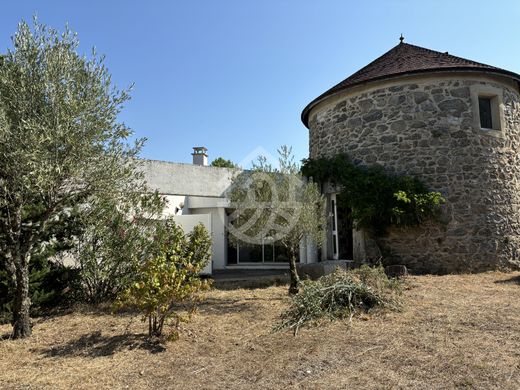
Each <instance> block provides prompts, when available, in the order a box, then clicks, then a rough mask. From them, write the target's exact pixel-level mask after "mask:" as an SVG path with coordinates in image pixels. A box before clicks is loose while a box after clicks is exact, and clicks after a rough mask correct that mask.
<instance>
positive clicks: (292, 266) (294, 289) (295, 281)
mask: <svg viewBox="0 0 520 390" xmlns="http://www.w3.org/2000/svg"><path fill="white" fill-rule="evenodd" d="M289 275H290V277H291V284H290V285H289V294H291V295H294V294H298V291H299V287H300V277H299V276H298V271H297V270H296V253H295V252H294V250H291V259H290V260H289Z"/></svg>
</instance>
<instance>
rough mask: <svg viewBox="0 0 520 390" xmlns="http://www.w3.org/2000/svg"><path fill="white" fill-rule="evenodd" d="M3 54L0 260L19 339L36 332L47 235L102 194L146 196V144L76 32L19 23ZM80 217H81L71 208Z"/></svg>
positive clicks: (124, 95)
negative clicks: (34, 309) (33, 276)
mask: <svg viewBox="0 0 520 390" xmlns="http://www.w3.org/2000/svg"><path fill="white" fill-rule="evenodd" d="M12 43H13V48H12V49H10V50H8V51H7V52H6V53H5V54H4V55H2V56H1V57H0V58H1V60H0V245H1V248H0V249H1V253H2V255H1V257H0V261H3V262H5V268H6V269H7V270H8V273H9V280H10V285H11V288H12V289H13V291H14V305H13V306H14V307H13V321H12V325H13V333H12V337H13V338H24V337H27V336H29V335H30V334H31V324H30V318H29V308H30V305H31V302H30V298H29V263H30V261H31V256H33V255H34V253H36V252H38V251H40V250H41V248H42V246H44V245H45V237H46V236H47V234H46V232H47V231H49V229H50V228H51V226H52V225H54V224H59V223H62V221H64V220H66V219H67V218H68V216H69V215H71V214H77V213H79V214H84V213H88V212H90V210H91V209H92V208H91V207H87V206H85V205H87V204H89V201H90V200H92V199H93V198H95V197H96V196H110V195H111V194H112V195H114V196H116V197H117V196H119V197H124V194H125V193H138V192H141V191H143V192H144V185H145V184H144V180H143V178H142V175H141V174H139V173H138V172H137V171H136V168H137V164H138V162H137V161H136V157H137V155H138V152H139V150H140V148H141V146H142V143H143V140H138V141H136V142H135V143H132V144H129V143H128V142H127V139H128V137H130V136H131V134H132V133H131V130H130V129H129V128H128V127H127V126H125V125H124V124H123V123H120V122H119V121H118V118H117V117H118V114H119V112H120V110H121V108H122V105H123V103H124V102H125V101H127V100H128V99H129V94H128V91H127V90H122V91H121V90H118V89H116V88H115V87H114V86H113V84H112V82H111V77H110V74H109V72H108V71H107V68H106V67H105V65H104V63H103V58H102V57H101V58H100V57H99V56H97V55H96V53H95V52H94V51H93V52H92V54H91V55H90V56H89V57H86V56H82V55H79V54H78V52H77V50H78V44H79V42H78V39H77V37H76V34H74V33H73V32H71V31H70V30H69V29H68V28H67V29H66V30H65V32H63V33H62V34H60V33H58V32H57V31H56V30H54V29H51V28H47V27H45V26H44V25H42V24H40V23H39V22H38V21H37V20H36V19H35V20H34V24H33V26H30V25H28V24H27V23H26V22H21V23H20V24H19V27H18V30H17V32H16V33H15V35H14V36H13V38H12ZM72 211H74V212H72Z"/></svg>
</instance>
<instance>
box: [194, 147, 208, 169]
mask: <svg viewBox="0 0 520 390" xmlns="http://www.w3.org/2000/svg"><path fill="white" fill-rule="evenodd" d="M207 151H208V149H206V148H205V147H204V146H194V147H193V153H192V154H191V155H192V156H193V165H201V166H204V167H205V166H207V165H208V154H207V153H206V152H207Z"/></svg>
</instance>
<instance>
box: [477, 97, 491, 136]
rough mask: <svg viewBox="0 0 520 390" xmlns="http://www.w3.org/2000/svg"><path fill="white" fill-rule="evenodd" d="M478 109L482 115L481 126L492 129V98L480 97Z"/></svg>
mask: <svg viewBox="0 0 520 390" xmlns="http://www.w3.org/2000/svg"><path fill="white" fill-rule="evenodd" d="M478 109H479V115H480V127H481V128H483V129H492V128H493V121H492V118H491V99H490V98H483V97H479V98H478Z"/></svg>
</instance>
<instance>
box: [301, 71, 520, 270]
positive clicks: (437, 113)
mask: <svg viewBox="0 0 520 390" xmlns="http://www.w3.org/2000/svg"><path fill="white" fill-rule="evenodd" d="M475 88H476V89H479V88H480V89H482V88H484V90H485V89H486V88H491V89H493V90H495V91H498V95H499V97H500V98H501V101H502V107H503V123H502V128H501V130H499V131H495V130H484V129H480V128H479V126H475V115H477V114H478V113H476V112H475V104H474V103H472V99H473V101H474V99H475V96H473V95H474V93H475V92H474V90H475ZM308 127H309V131H310V136H309V140H310V141H309V142H310V157H311V158H316V157H320V156H323V157H330V156H333V155H335V154H338V153H343V152H346V153H347V154H348V155H349V156H350V157H351V158H352V160H353V161H355V162H357V163H359V164H363V165H374V164H379V165H382V166H383V167H385V169H386V170H387V171H388V172H391V173H395V174H407V175H412V176H416V177H418V178H419V179H420V180H422V181H423V182H424V183H425V184H426V185H428V186H429V188H430V189H431V190H435V191H440V192H441V193H442V194H443V196H444V197H445V198H446V204H445V205H444V210H443V218H444V223H441V224H436V223H426V224H424V225H421V226H420V227H417V228H392V229H390V231H389V232H388V235H387V236H385V237H382V238H381V239H379V240H378V243H379V245H380V246H381V249H382V252H383V253H384V254H386V256H387V257H388V258H389V259H390V261H393V262H395V263H401V264H405V265H407V266H408V267H409V268H411V269H412V270H413V271H414V272H431V273H450V272H468V271H469V272H473V271H483V270H489V269H496V268H516V267H518V266H519V265H520V212H519V211H520V210H519V207H520V184H519V178H520V154H519V148H520V94H519V92H518V88H515V86H514V84H513V83H511V82H510V80H506V79H505V78H503V79H501V78H500V77H498V76H497V77H495V76H493V77H492V76H487V75H484V74H475V75H467V74H466V75H457V74H453V75H449V74H442V75H438V76H434V75H425V76H416V77H413V78H410V77H409V78H403V79H401V80H397V81H395V80H393V81H392V82H390V83H389V82H386V83H380V86H377V85H375V86H374V85H373V84H372V85H371V87H370V88H358V89H357V90H355V91H352V90H350V91H348V92H345V93H343V94H335V95H334V96H331V97H329V98H328V99H326V100H324V101H322V102H320V103H319V104H317V105H315V106H314V107H312V108H311V109H310V111H309V116H308Z"/></svg>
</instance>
